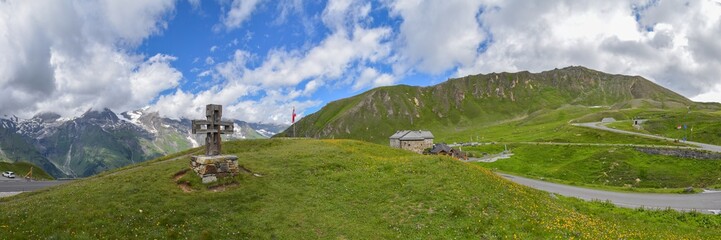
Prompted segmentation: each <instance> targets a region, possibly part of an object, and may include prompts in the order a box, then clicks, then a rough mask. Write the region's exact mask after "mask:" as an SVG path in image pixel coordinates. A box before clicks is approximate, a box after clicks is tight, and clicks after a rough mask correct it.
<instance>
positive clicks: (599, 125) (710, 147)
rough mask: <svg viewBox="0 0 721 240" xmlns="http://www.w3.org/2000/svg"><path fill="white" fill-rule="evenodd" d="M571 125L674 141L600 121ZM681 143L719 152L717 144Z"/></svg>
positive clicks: (720, 148)
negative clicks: (617, 127)
mask: <svg viewBox="0 0 721 240" xmlns="http://www.w3.org/2000/svg"><path fill="white" fill-rule="evenodd" d="M573 125H574V126H581V127H588V128H593V129H598V130H604V131H609V132H615V133H621V134H630V135H636V136H641V137H647V138H655V139H661V140H666V141H674V140H675V139H673V138H667V137H662V136H656V135H651V134H644V133H637V132H631V131H624V130H619V129H614V128H610V127H606V125H604V124H603V123H600V122H592V123H574V124H573ZM682 143H685V144H688V145H692V146H696V147H699V148H701V149H703V150H706V151H712V152H721V146H717V145H711V144H706V143H700V142H691V141H685V142H682Z"/></svg>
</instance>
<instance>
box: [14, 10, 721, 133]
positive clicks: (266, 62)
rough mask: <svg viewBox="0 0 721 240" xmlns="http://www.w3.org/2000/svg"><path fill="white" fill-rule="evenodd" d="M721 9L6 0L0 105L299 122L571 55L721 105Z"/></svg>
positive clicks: (27, 113)
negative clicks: (382, 91) (361, 97)
mask: <svg viewBox="0 0 721 240" xmlns="http://www.w3.org/2000/svg"><path fill="white" fill-rule="evenodd" d="M720 16H721V3H720V1H718V0H702V1H694V2H689V3H685V2H675V1H655V0H651V1H645V0H627V1H572V0H552V1H542V2H539V1H535V2H528V1H521V0H506V1H500V0H448V1H430V0H428V1H424V0H382V1H362V0H330V1H321V0H310V1H303V0H278V1H269V0H217V1H215V0H208V1H200V0H154V1H145V0H126V1H112V0H86V1H80V0H77V1H72V0H71V1H52V0H37V1H21V0H9V1H3V2H0V52H2V53H9V54H0V63H2V64H0V116H3V115H18V116H20V117H25V118H28V117H31V116H32V115H34V114H36V113H38V112H47V111H52V112H58V113H60V114H61V115H63V116H65V117H73V116H78V115H79V114H82V113H83V112H85V111H87V110H88V109H90V108H94V109H98V108H104V107H107V108H110V109H112V110H114V111H116V112H122V111H127V110H134V109H139V108H143V107H150V108H151V109H152V110H154V111H159V112H160V113H161V114H162V115H164V116H168V117H172V118H182V117H186V118H194V117H197V116H200V115H201V113H202V109H203V106H204V105H205V104H208V103H217V104H223V105H224V106H225V109H224V110H225V111H224V113H225V115H226V116H227V117H231V118H237V119H241V120H246V121H251V122H272V123H289V122H290V111H291V109H292V108H293V107H296V109H297V111H298V112H299V116H301V117H302V116H305V115H307V114H310V113H312V112H315V111H317V110H318V109H320V108H321V107H322V106H324V105H325V104H326V103H328V102H330V101H333V100H336V99H340V98H345V97H350V96H353V95H356V94H359V93H361V92H363V91H367V90H368V89H371V88H374V87H378V86H385V85H396V84H408V85H415V86H428V85H434V84H437V83H440V82H442V81H445V80H446V79H448V78H453V77H460V76H466V75H470V74H479V73H490V72H503V71H508V72H515V71H523V70H529V71H531V72H540V71H545V70H550V69H553V68H562V67H566V66H571V65H582V66H586V67H589V68H593V69H597V70H600V71H605V72H609V73H619V74H628V75H641V76H643V77H645V78H648V79H650V80H652V81H654V82H656V83H658V84H660V85H662V86H664V87H667V88H669V89H671V90H674V91H677V92H679V93H681V94H683V95H684V96H686V97H689V98H692V99H694V100H698V101H717V102H718V101H721V80H720V79H721V59H720V58H719V57H718V56H721V42H719V41H718V39H721V17H720Z"/></svg>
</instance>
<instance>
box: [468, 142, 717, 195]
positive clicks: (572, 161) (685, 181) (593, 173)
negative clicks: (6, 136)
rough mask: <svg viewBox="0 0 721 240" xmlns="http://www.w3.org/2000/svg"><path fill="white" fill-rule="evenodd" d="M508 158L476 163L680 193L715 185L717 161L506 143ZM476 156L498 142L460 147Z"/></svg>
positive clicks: (598, 184)
mask: <svg viewBox="0 0 721 240" xmlns="http://www.w3.org/2000/svg"><path fill="white" fill-rule="evenodd" d="M508 147H509V148H510V149H511V150H512V151H513V154H514V155H513V156H512V157H511V158H509V159H502V160H499V161H496V162H493V163H478V164H479V165H481V166H484V167H487V168H493V169H498V170H500V171H504V172H513V173H516V174H522V175H525V176H528V177H532V178H540V179H544V180H546V181H555V182H561V183H565V184H572V185H581V186H586V187H595V188H603V189H611V190H622V191H641V192H644V191H650V192H683V189H684V188H686V187H696V188H719V187H721V179H719V178H718V176H721V161H719V160H721V159H715V160H714V159H690V158H681V157H673V156H663V155H651V154H647V153H644V152H641V151H637V150H636V149H635V148H633V147H625V146H618V147H605V146H552V145H534V144H510V145H508ZM463 150H465V151H468V152H470V153H474V154H476V155H480V154H481V153H499V152H501V151H503V150H504V146H503V145H499V144H496V145H487V146H477V147H463Z"/></svg>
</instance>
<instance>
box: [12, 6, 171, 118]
mask: <svg viewBox="0 0 721 240" xmlns="http://www.w3.org/2000/svg"><path fill="white" fill-rule="evenodd" d="M173 8H174V1H170V0H167V1H143V0H137V1H122V2H119V1H51V0H47V1H40V0H39V1H0V22H2V23H3V24H0V52H3V53H13V54H0V112H5V113H8V114H17V115H20V116H21V117H28V116H29V115H32V114H33V113H35V112H37V111H55V112H58V113H60V114H62V115H64V116H74V115H77V114H79V113H82V112H83V111H84V110H87V109H88V108H91V107H94V108H100V107H110V108H113V109H115V110H124V109H128V108H134V107H139V106H142V105H144V104H147V102H148V101H149V100H150V99H152V98H154V97H155V96H157V94H158V93H159V92H160V91H162V90H164V89H167V88H171V87H173V86H175V85H177V82H178V80H179V79H180V78H181V76H182V75H180V73H179V72H178V71H177V70H175V69H173V68H172V67H170V65H169V62H171V61H172V60H173V59H174V57H172V56H167V55H162V54H160V55H156V56H154V57H151V58H149V59H147V60H146V59H145V56H143V55H138V54H134V53H133V49H134V48H135V47H136V46H138V45H139V44H140V43H141V42H142V41H143V40H145V39H146V38H147V37H149V36H151V35H153V34H157V33H159V32H161V31H162V30H163V29H165V28H166V26H167V23H166V22H165V21H164V20H163V17H164V16H165V15H167V14H168V13H170V12H172V10H173ZM38 16H42V17H38ZM136 83H137V84H150V83H152V84H151V85H152V86H150V87H149V88H145V89H139V88H137V85H135V84H136Z"/></svg>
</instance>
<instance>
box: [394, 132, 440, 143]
mask: <svg viewBox="0 0 721 240" xmlns="http://www.w3.org/2000/svg"><path fill="white" fill-rule="evenodd" d="M390 139H398V140H406V141H407V140H410V141H413V140H424V139H433V133H431V132H430V131H423V130H418V131H411V130H402V131H398V132H396V133H395V134H393V135H392V136H391V137H390Z"/></svg>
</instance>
